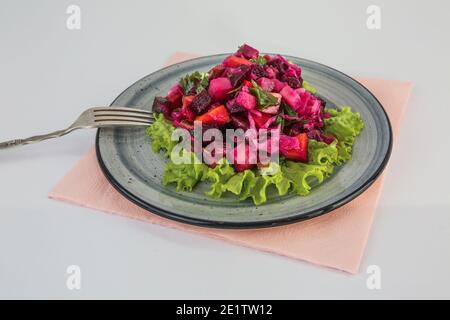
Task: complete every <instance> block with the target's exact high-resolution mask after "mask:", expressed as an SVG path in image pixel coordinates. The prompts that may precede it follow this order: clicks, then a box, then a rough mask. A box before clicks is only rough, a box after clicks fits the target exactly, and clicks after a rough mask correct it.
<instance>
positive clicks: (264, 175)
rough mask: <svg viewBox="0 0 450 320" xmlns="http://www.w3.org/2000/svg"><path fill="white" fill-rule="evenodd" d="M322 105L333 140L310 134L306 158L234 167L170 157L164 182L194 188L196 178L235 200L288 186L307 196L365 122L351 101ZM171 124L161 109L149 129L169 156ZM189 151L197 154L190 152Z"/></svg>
mask: <svg viewBox="0 0 450 320" xmlns="http://www.w3.org/2000/svg"><path fill="white" fill-rule="evenodd" d="M325 111H326V112H328V113H329V114H330V117H329V118H327V119H325V120H324V127H323V130H324V132H325V133H327V134H329V135H332V136H333V137H335V138H336V139H335V140H334V141H333V142H332V143H331V144H326V143H324V142H320V141H316V140H313V139H310V140H309V144H308V159H309V160H308V163H301V162H294V161H283V162H282V163H281V165H280V164H277V163H270V164H269V165H268V166H266V167H262V168H260V169H259V170H257V171H253V170H245V171H243V172H239V173H237V172H235V171H234V169H233V166H232V165H230V164H229V163H228V162H227V161H226V160H222V161H220V162H219V163H218V164H217V165H216V166H215V167H214V168H211V167H208V166H207V165H205V164H203V163H200V162H199V161H191V163H189V164H175V163H174V162H173V161H172V160H170V159H169V161H168V163H167V165H166V167H165V170H164V173H163V176H162V183H163V184H164V185H168V184H175V185H176V190H177V191H192V190H193V189H194V187H195V186H196V185H197V184H198V183H200V182H202V181H204V182H209V183H210V189H209V190H208V191H206V195H208V196H210V197H213V198H220V197H222V196H223V194H224V193H225V192H230V193H232V194H235V195H236V196H238V198H239V200H246V199H251V201H252V202H253V203H254V204H255V205H260V204H263V203H265V202H266V201H267V194H268V192H269V189H272V191H273V192H276V193H277V194H278V195H279V196H284V195H286V194H287V193H289V192H290V193H293V194H296V195H300V196H306V195H308V194H309V193H310V192H311V189H312V188H313V187H314V186H315V185H317V184H320V183H322V182H323V181H324V180H325V179H327V178H328V177H329V176H330V175H331V174H332V173H333V171H334V168H335V166H340V165H342V164H343V163H344V162H345V161H347V160H349V159H350V158H351V152H352V147H353V144H354V142H355V139H356V137H357V136H358V135H359V134H360V132H361V130H362V129H363V128H364V122H363V121H362V119H361V116H360V114H359V113H357V112H352V111H351V109H350V107H343V108H342V109H340V110H337V109H325ZM173 130H174V127H173V126H172V125H171V123H170V122H169V121H167V120H165V119H164V116H163V115H157V116H156V121H155V122H154V124H152V126H150V127H149V128H148V129H147V134H148V135H149V136H150V138H151V139H152V148H153V150H154V151H155V152H159V151H160V150H163V151H164V152H165V155H166V156H167V157H169V156H170V153H171V151H172V149H173V147H174V146H175V144H176V142H175V141H172V139H171V136H172V132H173ZM192 157H195V155H194V154H193V153H192ZM169 158H170V157H169Z"/></svg>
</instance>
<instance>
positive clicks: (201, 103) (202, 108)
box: [189, 90, 212, 115]
mask: <svg viewBox="0 0 450 320" xmlns="http://www.w3.org/2000/svg"><path fill="white" fill-rule="evenodd" d="M211 102H212V99H211V97H210V95H209V94H208V91H206V90H203V91H202V92H200V93H199V94H197V95H196V96H195V97H194V99H193V100H192V102H191V104H190V105H189V108H190V109H191V110H192V112H193V113H194V114H196V115H200V114H202V113H205V112H206V110H208V108H209V106H210V105H211Z"/></svg>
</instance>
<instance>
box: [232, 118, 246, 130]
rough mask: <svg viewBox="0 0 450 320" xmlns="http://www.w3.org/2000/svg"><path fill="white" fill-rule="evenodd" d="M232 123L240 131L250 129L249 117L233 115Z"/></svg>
mask: <svg viewBox="0 0 450 320" xmlns="http://www.w3.org/2000/svg"><path fill="white" fill-rule="evenodd" d="M231 123H232V124H233V126H234V127H236V128H239V129H243V130H247V129H249V128H250V124H249V123H248V119H247V117H245V116H242V115H231Z"/></svg>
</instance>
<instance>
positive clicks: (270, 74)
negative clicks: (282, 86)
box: [264, 64, 278, 79]
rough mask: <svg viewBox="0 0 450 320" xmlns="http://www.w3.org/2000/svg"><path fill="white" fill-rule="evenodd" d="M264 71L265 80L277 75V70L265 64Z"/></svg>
mask: <svg viewBox="0 0 450 320" xmlns="http://www.w3.org/2000/svg"><path fill="white" fill-rule="evenodd" d="M264 70H266V73H267V78H270V79H274V78H276V77H277V75H278V70H277V69H275V68H273V67H271V66H268V65H267V64H266V65H265V66H264Z"/></svg>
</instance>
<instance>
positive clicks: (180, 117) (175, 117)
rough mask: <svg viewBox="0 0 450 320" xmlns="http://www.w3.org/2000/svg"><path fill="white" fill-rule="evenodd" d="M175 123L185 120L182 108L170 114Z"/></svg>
mask: <svg viewBox="0 0 450 320" xmlns="http://www.w3.org/2000/svg"><path fill="white" fill-rule="evenodd" d="M170 117H171V118H172V120H173V121H177V122H181V121H182V120H183V118H184V116H183V113H182V112H181V109H180V108H177V109H174V110H173V111H172V113H171V114H170Z"/></svg>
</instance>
